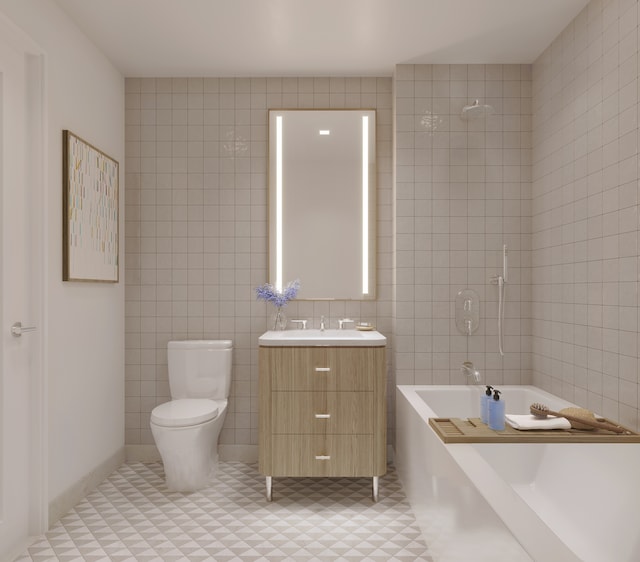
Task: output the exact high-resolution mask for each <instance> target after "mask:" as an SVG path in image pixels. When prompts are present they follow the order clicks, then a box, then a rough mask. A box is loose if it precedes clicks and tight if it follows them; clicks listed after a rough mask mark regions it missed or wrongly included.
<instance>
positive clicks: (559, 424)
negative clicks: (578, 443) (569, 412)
mask: <svg viewBox="0 0 640 562" xmlns="http://www.w3.org/2000/svg"><path fill="white" fill-rule="evenodd" d="M505 418H506V420H507V423H508V424H509V425H510V426H511V427H513V428H514V429H522V430H524V429H571V422H570V421H569V420H568V419H566V418H537V417H536V416H534V415H532V414H506V415H505Z"/></svg>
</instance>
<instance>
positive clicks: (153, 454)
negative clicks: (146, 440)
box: [124, 445, 162, 462]
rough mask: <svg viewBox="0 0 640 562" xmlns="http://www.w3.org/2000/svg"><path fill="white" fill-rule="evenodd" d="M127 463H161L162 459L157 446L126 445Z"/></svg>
mask: <svg viewBox="0 0 640 562" xmlns="http://www.w3.org/2000/svg"><path fill="white" fill-rule="evenodd" d="M124 450H125V458H126V460H127V462H160V461H161V460H162V459H161V457H160V453H159V452H158V448H157V447H156V446H155V445H125V446H124Z"/></svg>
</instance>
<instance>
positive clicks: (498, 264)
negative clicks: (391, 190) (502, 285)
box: [394, 65, 531, 384]
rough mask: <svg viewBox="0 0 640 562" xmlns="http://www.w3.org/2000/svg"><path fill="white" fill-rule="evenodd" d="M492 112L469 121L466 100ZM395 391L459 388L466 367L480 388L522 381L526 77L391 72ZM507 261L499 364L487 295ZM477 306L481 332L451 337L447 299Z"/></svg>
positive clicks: (526, 346) (423, 69)
mask: <svg viewBox="0 0 640 562" xmlns="http://www.w3.org/2000/svg"><path fill="white" fill-rule="evenodd" d="M476 98H477V99H479V100H480V102H481V103H487V104H491V105H492V106H493V107H494V109H495V113H494V114H493V115H491V116H489V117H486V118H481V119H478V120H473V121H464V120H462V119H461V117H460V115H461V110H462V108H463V107H464V106H465V105H468V104H470V103H471V102H472V101H473V100H474V99H476ZM395 104H396V108H395V113H396V115H395V118H396V131H397V132H396V149H395V158H396V170H395V171H396V197H395V199H396V201H395V203H396V229H395V233H396V249H397V252H396V269H395V279H396V295H397V301H396V303H395V318H394V322H395V328H394V333H395V357H394V359H395V372H396V380H397V383H398V384H465V379H464V377H463V375H462V374H461V373H460V369H459V367H460V365H461V364H462V362H463V361H465V360H471V361H473V362H474V364H475V365H476V366H477V367H478V368H479V369H480V371H481V373H482V375H483V380H486V381H488V382H489V383H491V384H521V383H522V384H526V383H529V382H530V380H531V353H530V351H531V350H530V341H531V338H530V333H531V332H530V330H531V323H530V310H531V308H530V300H531V269H530V241H531V219H530V217H531V162H530V155H531V66H530V65H433V66H432V65H415V66H414V65H399V66H396V73H395ZM503 244H507V246H508V251H509V254H508V255H509V283H508V285H507V289H506V309H505V316H506V319H505V333H506V337H505V345H504V348H505V355H504V357H500V355H499V353H498V339H497V311H498V307H497V295H498V293H497V287H496V286H495V285H491V284H490V278H491V276H493V275H496V274H498V273H499V272H501V268H502V258H501V255H502V252H501V249H502V245H503ZM465 288H470V289H473V290H474V291H476V292H477V294H478V296H479V298H480V326H479V329H478V330H477V331H476V332H475V333H473V334H472V335H471V336H465V335H462V334H461V333H459V332H458V331H457V329H456V326H455V306H454V304H455V297H456V294H457V293H458V291H460V290H462V289H465Z"/></svg>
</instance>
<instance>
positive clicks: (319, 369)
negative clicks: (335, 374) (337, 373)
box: [316, 367, 331, 373]
mask: <svg viewBox="0 0 640 562" xmlns="http://www.w3.org/2000/svg"><path fill="white" fill-rule="evenodd" d="M330 371H331V367H316V373H328V372H330Z"/></svg>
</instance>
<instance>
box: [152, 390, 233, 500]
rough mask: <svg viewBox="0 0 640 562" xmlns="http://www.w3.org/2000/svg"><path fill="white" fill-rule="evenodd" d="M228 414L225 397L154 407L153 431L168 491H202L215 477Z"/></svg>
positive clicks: (190, 400)
mask: <svg viewBox="0 0 640 562" xmlns="http://www.w3.org/2000/svg"><path fill="white" fill-rule="evenodd" d="M163 406H167V408H164V409H163ZM226 414H227V401H226V400H207V399H189V398H186V399H182V400H172V401H171V402H166V403H164V404H161V405H160V406H157V407H156V408H155V409H154V410H153V412H152V413H151V424H150V425H151V432H152V433H153V438H154V440H155V442H156V447H157V448H158V452H159V453H160V456H161V457H162V462H163V464H164V473H165V478H166V483H167V488H168V489H169V490H171V491H176V492H191V491H195V490H199V489H201V488H204V487H206V486H207V485H208V483H209V482H210V481H211V478H212V477H213V476H215V469H216V466H217V462H218V454H217V451H218V436H219V435H220V430H221V429H222V424H223V423H224V418H225V416H226Z"/></svg>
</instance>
